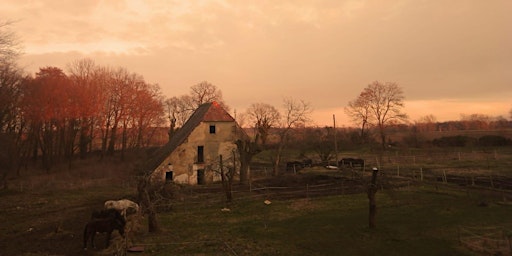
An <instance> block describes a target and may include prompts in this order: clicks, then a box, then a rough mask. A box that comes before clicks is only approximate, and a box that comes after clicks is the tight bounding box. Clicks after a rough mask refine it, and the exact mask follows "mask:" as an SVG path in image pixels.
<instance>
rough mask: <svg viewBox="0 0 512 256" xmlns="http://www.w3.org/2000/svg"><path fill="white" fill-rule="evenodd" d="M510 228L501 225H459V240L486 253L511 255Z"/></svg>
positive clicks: (511, 235)
mask: <svg viewBox="0 0 512 256" xmlns="http://www.w3.org/2000/svg"><path fill="white" fill-rule="evenodd" d="M511 239H512V230H508V229H505V228H503V227H469V226H461V227H459V242H460V244H462V245H463V246H465V247H467V248H469V249H470V250H473V251H476V252H479V253H484V254H486V255H512V241H511Z"/></svg>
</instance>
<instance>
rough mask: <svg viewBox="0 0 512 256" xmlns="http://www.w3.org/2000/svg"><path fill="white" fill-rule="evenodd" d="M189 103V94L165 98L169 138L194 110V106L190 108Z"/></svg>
mask: <svg viewBox="0 0 512 256" xmlns="http://www.w3.org/2000/svg"><path fill="white" fill-rule="evenodd" d="M191 105H192V104H191V97H190V96H189V95H183V96H181V97H171V98H168V99H167V100H165V108H166V111H167V113H166V114H167V118H169V123H170V127H169V140H170V139H171V138H172V136H173V135H174V133H176V131H177V129H178V128H179V127H181V126H183V124H185V122H186V121H187V119H188V118H189V117H190V115H192V113H193V112H194V110H195V108H192V107H191Z"/></svg>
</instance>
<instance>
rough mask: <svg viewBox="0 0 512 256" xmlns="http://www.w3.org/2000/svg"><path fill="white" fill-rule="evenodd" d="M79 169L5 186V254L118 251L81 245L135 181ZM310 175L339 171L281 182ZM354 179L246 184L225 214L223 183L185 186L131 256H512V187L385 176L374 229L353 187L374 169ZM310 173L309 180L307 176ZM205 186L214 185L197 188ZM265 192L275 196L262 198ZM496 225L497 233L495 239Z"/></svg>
mask: <svg viewBox="0 0 512 256" xmlns="http://www.w3.org/2000/svg"><path fill="white" fill-rule="evenodd" d="M500 159H502V160H501V161H503V160H504V161H506V162H499V163H494V164H495V165H494V166H499V168H500V174H502V175H506V176H508V177H511V176H512V175H510V172H509V171H510V170H509V169H508V168H506V167H505V165H507V163H508V161H510V157H508V156H507V157H502V158H500ZM454 161H460V160H458V159H455V160H454ZM427 164H428V163H427ZM436 164H437V163H436ZM452 164H453V165H455V164H454V163H449V165H452ZM485 164H486V163H485ZM79 166H83V167H82V168H77V169H76V170H73V171H67V172H66V173H65V175H62V173H58V172H56V171H55V172H52V173H50V174H44V173H42V174H40V175H32V176H26V177H23V178H20V179H18V180H14V181H13V182H12V183H11V187H10V189H8V190H2V191H0V223H2V225H0V256H3V255H101V254H103V255H108V253H111V251H109V250H103V247H102V246H101V245H102V244H103V243H102V239H103V238H101V236H99V237H98V239H97V244H98V245H100V246H99V249H96V250H94V249H89V250H88V251H83V249H82V243H83V241H82V232H83V227H84V225H85V223H86V222H87V221H88V220H89V218H90V214H91V212H92V211H93V210H95V209H99V208H101V207H102V205H103V202H104V201H105V200H109V199H120V198H131V199H136V190H135V184H136V183H135V181H134V180H133V176H131V175H129V167H128V166H127V165H120V164H115V165H114V166H110V165H104V164H99V165H88V164H85V163H82V164H80V165H79ZM430 166H432V165H430ZM107 169H108V170H109V171H105V170H107ZM479 169H482V170H486V168H485V166H484V167H481V168H480V167H479V168H475V169H473V170H472V171H477V170H479ZM127 173H128V175H127ZM484 173H485V172H484ZM306 175H312V176H313V177H315V175H317V177H321V178H322V179H324V178H325V176H329V175H333V176H336V175H339V173H337V172H331V173H328V172H321V173H320V172H319V170H315V169H313V170H309V171H307V172H303V173H302V174H298V175H293V176H284V177H280V179H282V180H289V179H290V180H291V179H292V177H305V176H306ZM486 175H487V174H486ZM389 176H393V175H389ZM335 178H336V177H335ZM338 178H339V177H338ZM352 178H353V176H351V175H347V177H346V179H347V182H346V183H344V184H345V186H346V189H345V190H339V192H338V193H337V194H334V195H333V194H330V195H325V196H314V197H313V196H311V194H308V193H306V192H304V191H302V192H301V191H298V192H297V191H296V193H297V196H295V197H293V198H292V199H284V198H283V197H280V196H277V195H274V194H272V193H269V194H265V193H255V192H254V191H253V192H249V190H248V189H246V190H243V191H242V190H240V191H237V192H236V193H235V196H234V201H233V202H232V203H231V204H230V205H228V206H227V207H228V208H229V211H222V209H223V208H224V207H226V204H225V202H224V194H223V192H222V191H221V189H220V187H221V186H220V185H219V184H216V185H215V184H214V185H209V186H195V187H194V186H182V187H180V190H179V191H177V195H178V196H176V197H175V198H174V199H172V200H171V201H169V203H170V205H168V207H166V208H162V210H161V211H160V212H159V213H158V221H159V223H160V226H161V228H162V230H161V232H159V233H147V232H145V227H146V223H145V219H143V220H140V221H141V223H140V226H141V227H143V230H142V231H140V230H139V231H138V232H132V233H130V234H129V237H130V244H132V245H137V246H142V247H144V252H142V253H137V254H135V253H133V255H489V254H490V255H492V254H495V253H498V252H501V253H504V255H507V253H510V244H507V241H508V240H507V239H511V238H512V233H510V232H511V230H512V218H511V217H510V216H511V213H512V205H510V204H509V203H508V202H505V201H504V198H510V196H511V192H510V191H500V190H499V189H498V188H497V189H495V190H487V189H482V188H479V187H471V186H459V185H455V184H446V183H442V182H432V181H429V182H421V181H418V180H412V181H409V179H408V178H407V177H386V179H388V180H386V182H387V183H386V185H385V186H382V188H383V190H379V191H378V192H377V207H378V213H377V228H376V229H373V230H370V229H369V228H368V199H367V196H366V193H364V191H359V192H358V193H356V192H357V190H355V189H354V190H351V189H350V188H349V187H348V186H352V185H351V184H360V185H364V184H365V182H367V179H368V176H362V179H361V177H359V179H361V180H358V181H356V182H354V183H350V182H348V181H349V180H350V179H352ZM294 179H296V178H294ZM394 179H397V181H400V182H402V181H403V180H406V181H407V184H409V185H407V186H400V187H393V186H388V185H387V184H394V181H395V180H394ZM298 180H299V179H296V180H295V181H294V182H293V184H294V185H297V186H299V187H301V189H305V188H306V187H307V186H306V184H299V183H298V182H299V181H298ZM304 180H305V181H306V182H307V181H308V179H300V181H304ZM309 181H311V180H309ZM380 181H384V177H382V180H380ZM280 182H281V181H280ZM402 183H403V182H402ZM276 184H277V183H276ZM279 184H280V183H279ZM290 184H292V182H290ZM205 189H206V190H207V191H210V192H209V193H204V191H202V192H200V190H205ZM343 191H345V192H343ZM294 193H295V192H294ZM349 193H354V194H349ZM504 194H506V196H504ZM308 195H309V196H308ZM266 199H268V200H270V201H271V203H270V204H268V205H267V204H265V203H264V201H265V200H266ZM468 230H471V233H469V232H468ZM489 230H492V232H494V233H498V236H497V237H496V236H492V239H493V240H490V238H489V237H490V235H489V234H490V231H489ZM118 240H119V239H118ZM497 240H499V241H497ZM461 241H463V242H464V243H461ZM470 246H471V247H474V249H473V250H471V249H470V248H469V247H470ZM478 249H480V250H481V249H486V250H487V252H482V251H480V252H479V251H478ZM129 255H131V254H129Z"/></svg>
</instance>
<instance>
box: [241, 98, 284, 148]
mask: <svg viewBox="0 0 512 256" xmlns="http://www.w3.org/2000/svg"><path fill="white" fill-rule="evenodd" d="M247 116H248V117H249V121H250V123H251V125H254V129H255V131H256V134H257V135H258V137H259V139H260V142H261V145H265V144H266V143H267V138H268V135H269V132H270V129H271V128H273V127H276V126H278V125H279V122H280V120H281V114H280V113H279V111H278V110H277V109H276V108H275V107H274V106H272V105H270V104H266V103H253V104H251V105H250V106H249V108H248V109H247ZM256 142H258V141H256Z"/></svg>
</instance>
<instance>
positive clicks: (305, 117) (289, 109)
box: [273, 98, 312, 175]
mask: <svg viewBox="0 0 512 256" xmlns="http://www.w3.org/2000/svg"><path fill="white" fill-rule="evenodd" d="M283 105H284V114H283V118H282V119H281V125H280V127H279V131H278V138H279V142H278V145H277V150H276V154H275V159H274V166H273V175H278V174H279V164H280V162H281V155H282V153H283V150H284V148H285V145H286V142H287V140H288V136H289V134H290V132H291V131H292V129H293V128H296V127H299V126H301V125H303V126H304V124H305V123H306V122H308V121H309V120H310V117H309V115H310V114H311V112H312V108H311V106H310V104H309V103H307V102H305V101H303V100H299V101H297V100H294V99H291V98H287V99H284V103H283Z"/></svg>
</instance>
